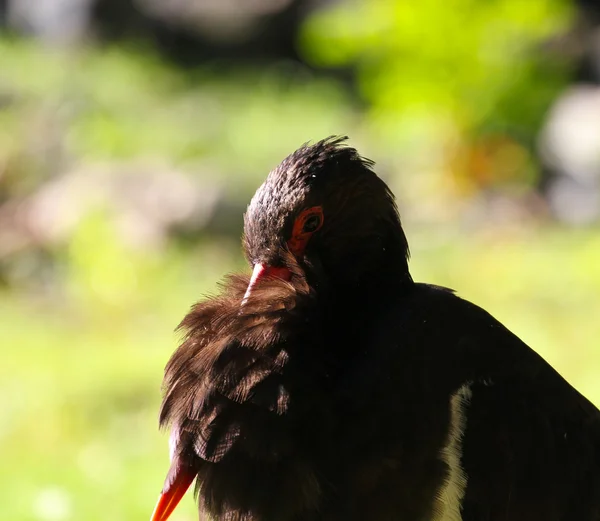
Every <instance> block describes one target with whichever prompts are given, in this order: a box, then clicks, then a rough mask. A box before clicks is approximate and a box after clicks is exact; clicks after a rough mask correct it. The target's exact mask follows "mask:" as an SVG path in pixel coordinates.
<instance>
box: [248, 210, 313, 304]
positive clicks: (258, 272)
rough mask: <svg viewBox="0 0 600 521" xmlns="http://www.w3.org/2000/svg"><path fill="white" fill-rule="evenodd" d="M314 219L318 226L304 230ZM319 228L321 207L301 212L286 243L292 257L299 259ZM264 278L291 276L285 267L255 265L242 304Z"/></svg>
mask: <svg viewBox="0 0 600 521" xmlns="http://www.w3.org/2000/svg"><path fill="white" fill-rule="evenodd" d="M314 217H318V219H319V221H318V222H319V224H318V226H317V227H316V228H315V229H313V230H310V231H308V230H305V225H306V222H307V221H308V220H309V219H311V218H314ZM321 226H323V208H322V207H320V206H312V207H311V208H307V209H306V210H304V211H302V213H301V214H300V215H299V216H298V217H297V218H296V220H295V221H294V226H293V227H292V236H291V237H290V239H289V240H288V241H287V246H288V248H289V250H290V251H291V252H292V253H293V254H294V256H296V257H300V256H302V255H303V254H304V250H305V249H306V245H307V244H308V241H309V240H310V238H311V236H312V235H313V233H315V232H316V231H317V230H319V229H320V228H321ZM266 277H275V278H278V279H282V280H290V279H291V277H292V274H291V272H290V270H289V269H288V268H286V267H285V266H267V265H265V264H262V263H257V264H255V265H254V269H253V271H252V277H251V278H250V284H248V289H247V290H246V294H245V295H244V299H243V300H242V303H244V302H245V301H246V300H247V299H248V297H249V296H250V294H251V293H252V289H253V288H254V287H255V286H256V285H257V284H258V282H259V281H261V280H263V279H264V278H266Z"/></svg>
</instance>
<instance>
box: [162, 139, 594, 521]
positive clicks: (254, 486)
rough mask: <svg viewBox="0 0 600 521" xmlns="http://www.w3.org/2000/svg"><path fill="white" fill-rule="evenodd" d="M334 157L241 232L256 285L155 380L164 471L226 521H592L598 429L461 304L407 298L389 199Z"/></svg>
mask: <svg viewBox="0 0 600 521" xmlns="http://www.w3.org/2000/svg"><path fill="white" fill-rule="evenodd" d="M372 166H373V164H372V163H371V162H370V161H367V160H365V159H363V158H361V157H360V156H359V155H358V154H357V152H356V151H355V150H354V149H352V148H349V147H346V146H345V145H344V142H343V140H342V139H327V140H324V141H321V142H319V143H316V144H315V145H312V146H304V147H302V148H300V149H299V150H298V151H296V152H295V153H294V154H292V155H291V156H289V157H288V158H286V159H285V160H284V161H283V163H281V165H279V166H278V167H277V168H276V169H275V170H274V171H273V172H271V173H270V174H269V176H268V178H267V180H266V181H265V183H264V184H263V185H262V186H261V187H260V188H259V190H258V191H257V193H256V195H255V196H254V198H253V199H252V202H251V203H250V205H249V207H248V212H247V214H246V216H245V236H244V249H245V253H246V255H247V258H248V260H249V262H250V264H251V265H252V266H253V267H254V272H253V276H252V278H249V277H247V276H233V277H230V278H229V279H227V281H226V282H225V283H224V285H223V287H222V291H221V294H220V295H219V296H217V297H214V298H212V299H207V300H205V301H203V302H200V303H199V304H196V306H194V307H193V309H192V311H191V312H190V313H189V314H188V315H187V316H186V317H185V319H184V320H183V322H182V323H181V325H180V327H181V329H182V330H183V331H184V332H185V338H184V340H183V343H182V344H181V346H180V347H179V349H178V350H177V351H176V352H175V353H174V355H173V357H172V358H171V360H170V361H169V363H168V365H167V367H166V371H165V381H164V388H165V396H164V401H163V405H162V411H161V418H160V421H161V425H167V424H168V425H171V430H172V431H171V432H172V433H171V452H172V454H171V456H172V465H171V469H170V471H169V475H168V476H167V480H166V482H165V487H164V489H163V493H162V495H161V498H160V499H159V503H158V505H157V508H156V510H155V514H154V516H153V520H155V521H164V520H165V519H166V518H167V517H168V515H169V514H170V512H171V511H172V510H173V508H174V507H175V505H176V504H177V502H178V501H179V499H180V498H181V496H182V495H183V493H184V492H185V490H186V489H187V487H188V486H189V485H190V484H191V482H192V481H193V480H194V479H196V480H197V493H198V500H199V508H200V512H201V513H206V514H209V515H210V516H211V518H212V519H215V520H218V521H338V520H339V521H342V520H344V521H352V520H356V521H366V520H368V521H433V520H435V521H459V520H462V521H501V520H502V521H571V520H573V521H575V520H577V521H592V520H596V521H598V520H600V413H599V412H598V410H597V409H596V408H595V407H594V406H593V405H592V404H591V403H590V402H588V401H587V400H586V399H585V398H583V397H582V396H581V395H580V394H579V393H578V392H577V391H575V390H574V389H573V388H572V387H571V386H570V385H569V384H568V383H567V382H565V381H564V380H563V379H562V377H561V376H560V375H559V374H558V373H556V372H555V371H554V370H553V369H552V368H551V367H550V366H549V365H548V364H547V363H546V362H545V361H544V360H543V359H542V358H541V357H539V356H538V355H537V354H536V353H535V352H534V351H532V350H531V349H529V348H528V347H527V346H526V345H525V344H524V343H523V342H521V341H520V340H519V339H518V338H517V337H516V336H514V335H513V334H512V333H510V332H509V331H508V330H507V329H506V328H504V327H503V326H502V325H501V324H500V323H499V322H497V321H496V320H495V319H494V318H492V317H491V316H490V315H489V314H487V313H486V312H485V311H483V310H482V309H480V308H478V307H477V306H475V305H473V304H471V303H469V302H466V301H464V300H462V299H460V298H458V297H456V296H455V295H454V294H453V292H451V291H450V290H446V289H444V288H439V287H435V286H431V285H425V284H417V283H414V282H413V281H412V279H411V277H410V275H409V272H408V263H407V258H408V245H407V242H406V238H405V235H404V232H403V230H402V227H401V225H400V220H399V217H398V213H397V210H396V207H395V204H394V201H393V196H392V194H391V193H390V191H389V189H388V188H387V186H386V185H385V184H384V183H383V182H382V181H381V180H380V179H379V178H378V177H377V176H376V175H375V174H374V173H373V171H372Z"/></svg>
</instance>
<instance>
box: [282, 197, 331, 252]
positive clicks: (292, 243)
mask: <svg viewBox="0 0 600 521" xmlns="http://www.w3.org/2000/svg"><path fill="white" fill-rule="evenodd" d="M312 217H318V218H319V225H318V227H317V228H315V229H314V230H311V231H305V230H304V225H305V224H306V221H308V220H309V219H310V218H312ZM321 226H323V208H321V207H320V206H313V207H311V208H307V209H306V210H304V211H303V212H302V213H301V214H300V215H299V216H298V217H297V218H296V221H295V222H294V226H293V228H292V237H291V238H290V240H289V241H288V242H287V245H288V248H289V249H290V251H291V252H292V253H293V254H294V255H295V256H296V257H300V256H301V255H303V254H304V250H305V249H306V245H307V244H308V241H309V240H310V238H311V237H312V235H313V233H315V232H316V231H318V230H319V229H320V228H321Z"/></svg>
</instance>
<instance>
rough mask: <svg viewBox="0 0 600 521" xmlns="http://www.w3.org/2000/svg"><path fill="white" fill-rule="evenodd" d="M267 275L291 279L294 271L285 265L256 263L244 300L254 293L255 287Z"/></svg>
mask: <svg viewBox="0 0 600 521" xmlns="http://www.w3.org/2000/svg"><path fill="white" fill-rule="evenodd" d="M267 277H273V278H276V279H283V280H290V279H291V278H292V273H291V272H290V270H289V269H288V268H286V267H284V266H278V267H277V266H265V265H264V264H262V263H260V262H259V263H257V264H255V265H254V270H252V277H251V278H250V284H248V289H247V290H246V294H245V295H244V299H243V300H242V303H243V302H246V300H247V299H248V297H249V296H250V294H251V293H252V290H253V288H254V287H255V286H256V285H257V284H258V283H259V282H260V281H261V280H263V279H265V278H267Z"/></svg>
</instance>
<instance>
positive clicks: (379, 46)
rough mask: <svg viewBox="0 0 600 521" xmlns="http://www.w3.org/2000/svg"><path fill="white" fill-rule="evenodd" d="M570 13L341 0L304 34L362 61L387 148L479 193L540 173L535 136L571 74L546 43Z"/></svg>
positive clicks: (530, 180)
mask: <svg viewBox="0 0 600 521" xmlns="http://www.w3.org/2000/svg"><path fill="white" fill-rule="evenodd" d="M571 15H572V6H571V4H569V3H567V2H566V1H564V0H531V1H528V2H522V1H521V0H494V1H487V2H481V1H479V0H452V1H448V2H437V1H435V0H425V1H422V2H417V3H415V2H406V1H400V2H388V1H386V0H373V1H370V2H356V1H352V2H341V3H339V4H333V5H332V6H331V7H330V8H328V9H326V10H323V11H321V12H320V13H318V14H316V15H315V16H313V17H312V18H311V19H309V21H308V23H307V24H306V26H305V30H304V32H303V34H302V40H301V41H302V48H303V49H304V52H305V55H306V57H307V59H308V60H309V61H310V62H312V63H314V64H316V65H319V66H328V67H346V66H352V67H354V68H355V70H356V77H357V83H358V87H359V90H360V93H361V95H362V96H363V98H364V99H365V100H366V101H367V102H368V109H369V115H370V117H369V122H370V126H369V132H370V133H371V134H373V135H377V136H378V137H379V139H381V140H382V142H383V143H384V148H389V147H399V148H400V154H402V155H403V159H402V163H403V164H404V165H406V164H407V163H408V164H409V167H410V168H412V169H414V170H415V171H418V172H419V171H420V172H423V175H427V172H428V171H429V172H430V171H431V170H435V171H436V173H437V174H441V175H442V176H444V175H445V176H448V175H449V174H450V176H451V177H457V179H456V180H455V181H456V186H454V188H455V189H458V192H459V193H460V192H463V191H467V192H468V193H472V192H473V190H481V189H485V188H488V187H490V186H497V185H499V186H504V185H509V187H510V185H526V186H527V185H528V186H534V185H535V183H536V182H537V181H538V177H537V172H538V170H537V168H536V165H534V163H535V159H534V157H533V150H532V146H533V144H534V140H535V136H536V134H537V131H538V130H539V128H540V125H541V123H542V119H543V117H544V115H545V113H546V111H547V109H548V107H549V105H550V103H551V102H552V101H553V100H554V99H555V97H556V95H557V94H558V93H559V92H560V90H561V89H562V88H564V86H565V84H566V83H567V81H568V80H569V72H570V71H569V69H568V67H567V64H565V63H562V62H561V61H560V60H557V59H556V57H553V56H551V55H549V54H548V53H545V52H543V43H544V41H545V40H546V39H549V38H551V37H555V36H556V35H558V34H561V32H564V31H565V30H566V29H567V28H568V27H569V25H570V23H571ZM490 148H491V149H492V152H491V153H490V151H489V149H490ZM482 155H484V156H485V157H486V162H485V163H484V164H482V163H481V162H478V161H477V158H478V157H481V156H482ZM482 167H483V168H482ZM430 173H431V172H430ZM444 182H446V183H447V180H446V181H444V180H442V181H439V182H438V183H437V186H438V188H440V189H444V186H443V184H444ZM456 193H457V192H456V190H455V191H454V194H455V195H456Z"/></svg>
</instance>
